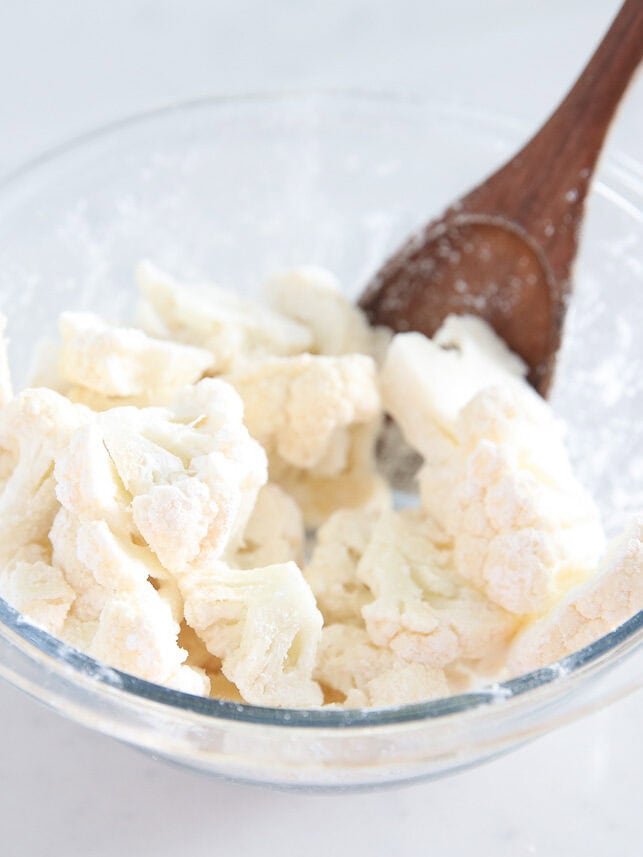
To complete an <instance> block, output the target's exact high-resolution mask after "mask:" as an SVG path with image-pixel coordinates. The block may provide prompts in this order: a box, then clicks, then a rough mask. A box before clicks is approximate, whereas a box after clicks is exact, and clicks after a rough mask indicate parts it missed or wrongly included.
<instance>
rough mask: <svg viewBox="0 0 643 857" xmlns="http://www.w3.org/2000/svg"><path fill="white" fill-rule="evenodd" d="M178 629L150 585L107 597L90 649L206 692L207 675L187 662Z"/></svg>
mask: <svg viewBox="0 0 643 857" xmlns="http://www.w3.org/2000/svg"><path fill="white" fill-rule="evenodd" d="M178 633H179V626H178V625H177V623H176V622H175V621H174V617H173V616H172V611H171V609H170V607H169V605H168V604H167V603H165V602H164V601H163V599H162V598H160V597H159V596H158V594H157V593H156V592H155V591H154V589H153V587H152V586H150V585H149V584H147V583H146V584H144V585H142V586H135V587H134V588H132V589H130V590H121V591H117V592H115V593H114V594H112V595H111V596H110V597H109V598H108V599H107V601H106V603H105V606H104V607H103V609H102V611H101V614H100V618H99V621H98V626H97V628H96V632H95V634H94V636H93V639H92V641H91V644H90V645H89V646H88V648H87V653H88V654H89V655H91V656H92V657H93V658H96V659H97V660H101V661H104V662H105V663H108V664H109V665H110V666H112V667H115V668H116V669H119V670H122V671H123V672H127V673H131V674H132V675H136V676H139V677H140V678H143V679H145V680H146V681H152V682H156V683H157V684H165V685H168V686H170V687H174V688H176V689H177V690H183V691H185V692H186V693H194V694H197V695H200V696H204V695H205V696H207V695H208V693H209V690H210V683H209V680H208V678H207V676H206V675H205V673H204V672H203V671H201V670H197V669H194V668H192V667H188V666H184V665H183V662H184V661H185V659H186V657H187V652H186V651H185V650H184V649H181V648H180V647H179V646H178V645H177V642H176V640H177V636H178Z"/></svg>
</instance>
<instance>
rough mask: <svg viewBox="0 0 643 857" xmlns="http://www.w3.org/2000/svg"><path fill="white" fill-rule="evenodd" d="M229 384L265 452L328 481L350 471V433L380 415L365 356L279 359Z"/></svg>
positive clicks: (371, 370)
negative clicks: (350, 428) (317, 471)
mask: <svg viewBox="0 0 643 857" xmlns="http://www.w3.org/2000/svg"><path fill="white" fill-rule="evenodd" d="M228 380H229V381H230V383H231V384H232V385H233V386H234V388H235V389H236V390H237V392H238V393H239V395H240V396H241V398H242V399H243V403H244V413H245V421H246V425H247V426H248V429H249V431H250V434H252V436H253V437H255V438H256V439H257V440H258V441H259V443H260V444H261V445H262V446H263V447H264V449H266V450H267V451H268V453H269V454H273V455H274V454H276V455H278V456H279V457H280V458H281V459H282V460H283V461H285V462H287V463H288V464H292V465H294V466H295V467H300V468H305V469H312V468H321V475H324V476H332V475H335V474H336V473H340V472H341V471H342V469H343V467H344V466H345V463H346V457H347V453H348V450H347V444H346V443H345V441H344V437H343V436H342V435H343V432H345V430H346V428H347V427H348V426H351V425H355V424H360V423H368V422H371V421H372V420H374V419H376V417H377V416H378V415H379V410H380V399H379V394H378V391H377V380H376V376H375V366H374V364H373V361H372V360H370V359H369V358H368V357H365V356H363V355H359V354H353V355H348V356H345V357H316V356H312V355H310V354H303V355H300V356H298V357H290V358H273V359H269V360H263V361H261V362H260V363H257V364H255V365H253V366H248V367H247V368H245V369H242V370H240V371H238V372H235V373H234V374H232V375H230V376H229V378H228ZM328 458H330V462H329V461H328Z"/></svg>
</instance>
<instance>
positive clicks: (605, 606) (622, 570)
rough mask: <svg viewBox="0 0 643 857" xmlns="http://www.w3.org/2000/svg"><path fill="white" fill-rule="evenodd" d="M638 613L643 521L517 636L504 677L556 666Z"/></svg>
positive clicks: (642, 598) (642, 591)
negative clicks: (587, 576) (594, 570)
mask: <svg viewBox="0 0 643 857" xmlns="http://www.w3.org/2000/svg"><path fill="white" fill-rule="evenodd" d="M639 610H643V515H639V516H638V517H636V518H635V519H634V520H633V521H632V522H631V524H630V526H629V527H628V528H627V529H626V530H625V532H624V533H622V535H620V536H619V537H618V538H616V539H614V540H613V541H612V542H611V544H610V545H609V546H608V549H607V551H606V553H605V555H604V557H603V559H602V561H601V563H600V565H599V568H598V571H597V573H596V574H595V575H594V576H593V577H591V578H590V579H589V580H588V581H586V582H585V583H583V584H581V585H580V586H577V587H575V588H574V589H572V590H570V592H569V593H568V594H567V597H566V598H565V599H564V600H563V601H561V602H560V603H558V604H556V605H555V606H554V607H553V608H552V609H551V610H550V611H549V612H548V613H547V614H545V616H542V617H540V618H538V619H536V620H535V621H533V622H531V623H530V624H528V625H527V626H526V627H525V629H524V630H523V631H521V633H520V634H518V636H517V637H516V638H515V639H514V641H513V643H512V645H511V648H510V649H509V653H508V657H507V666H508V671H509V675H521V674H523V673H526V672H529V671H530V670H534V669H538V668H539V667H542V666H546V665H547V664H551V663H553V662H554V661H557V660H560V659H561V658H564V657H565V656H566V655H570V654H572V652H576V651H578V650H579V649H582V648H584V647H585V646H587V645H589V644H590V643H591V642H592V641H593V640H596V639H598V638H599V637H602V636H603V635H604V634H608V633H609V632H610V631H613V630H614V628H616V627H618V626H619V625H621V624H622V623H623V622H626V621H627V620H628V619H629V618H630V617H632V616H633V615H634V614H635V613H637V612H638V611H639Z"/></svg>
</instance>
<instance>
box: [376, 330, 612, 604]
mask: <svg viewBox="0 0 643 857" xmlns="http://www.w3.org/2000/svg"><path fill="white" fill-rule="evenodd" d="M440 346H445V348H448V349H451V350H444V348H442V347H440ZM523 374H524V366H523V364H522V362H521V361H520V360H519V359H518V358H516V357H515V356H514V355H512V354H511V353H510V352H509V351H508V350H507V348H506V346H505V345H504V344H503V343H502V342H501V341H500V340H499V339H498V338H497V337H496V336H495V334H494V333H493V331H492V330H491V328H489V327H488V326H487V325H486V324H485V323H484V322H482V321H481V320H479V319H473V318H470V317H462V318H457V317H451V316H450V317H449V319H447V321H446V322H445V324H444V325H443V327H442V328H441V329H440V331H438V333H437V334H436V336H435V338H434V340H433V341H431V340H428V339H426V337H423V336H421V335H420V334H403V335H401V336H396V337H395V338H394V340H393V344H392V345H391V348H390V350H389V354H388V356H387V359H386V364H385V366H384V370H383V373H382V376H383V377H382V391H383V400H384V407H385V409H386V410H387V411H388V412H389V413H391V414H392V416H393V417H394V418H395V419H396V421H397V422H398V424H399V425H400V427H401V429H402V431H403V433H404V435H405V437H406V439H407V440H408V441H409V442H410V443H411V445H412V446H414V447H415V448H416V449H417V450H418V451H419V452H421V454H422V455H423V457H424V461H425V463H424V467H423V468H422V470H421V471H420V474H419V479H420V488H421V495H422V504H423V507H424V508H425V510H426V511H427V512H428V513H429V514H430V515H431V516H432V517H434V518H435V519H436V520H437V521H438V522H439V524H440V525H441V526H442V528H443V529H444V530H445V532H446V533H447V534H448V535H449V537H450V538H452V540H453V546H454V557H455V566H456V569H457V571H458V572H459V574H461V575H462V576H463V577H465V578H466V579H468V580H470V581H471V582H472V583H473V584H474V585H475V586H477V587H479V588H480V589H482V590H483V591H484V592H485V593H486V594H487V595H488V597H489V598H491V599H492V600H493V601H494V602H495V603H497V604H498V605H500V606H501V607H503V608H505V609H506V610H509V611H511V612H513V613H516V614H531V613H537V612H542V611H544V610H546V609H547V608H548V607H549V606H550V605H551V603H552V602H553V601H554V600H555V599H556V598H559V597H561V595H562V594H564V592H565V591H566V590H567V589H568V588H569V587H570V586H573V585H574V584H576V583H578V582H580V581H581V580H583V579H584V578H585V577H587V575H588V574H591V573H592V571H593V569H594V567H595V558H596V557H597V556H598V555H599V554H600V552H601V550H602V545H603V536H602V531H601V527H600V523H599V519H598V513H597V511H596V508H595V506H594V504H593V502H592V500H591V499H590V498H589V496H588V495H587V494H586V492H585V491H584V490H583V489H582V488H581V486H580V485H579V484H578V483H577V482H576V480H575V479H574V477H573V474H572V471H571V467H570V464H569V460H568V458H567V453H566V450H565V446H564V443H563V441H562V437H561V432H560V428H559V426H558V424H557V422H556V420H555V419H554V417H553V414H552V413H551V411H550V410H549V408H548V407H547V405H546V403H545V402H544V401H543V400H542V399H541V398H540V397H539V396H538V395H537V394H536V393H535V392H534V391H533V390H532V389H531V388H530V387H529V386H528V385H527V384H526V382H525V381H524V379H523Z"/></svg>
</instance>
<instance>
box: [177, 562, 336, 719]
mask: <svg viewBox="0 0 643 857" xmlns="http://www.w3.org/2000/svg"><path fill="white" fill-rule="evenodd" d="M179 584H180V587H181V592H182V595H183V598H184V603H185V618H186V621H187V622H188V624H189V625H190V626H191V627H192V628H193V629H194V630H195V631H196V632H197V634H198V635H199V637H200V638H201V639H202V640H203V642H204V643H205V645H206V646H207V648H208V650H209V651H210V652H211V653H212V654H213V655H215V656H216V657H219V658H221V663H222V671H223V674H224V675H225V676H226V678H228V679H229V680H230V681H231V682H233V683H234V684H235V685H236V686H237V688H238V689H239V691H240V693H241V695H242V696H243V698H244V699H246V700H247V701H248V702H250V703H252V704H255V705H272V706H282V707H292V708H299V707H307V706H317V705H320V704H321V701H322V694H321V690H320V688H319V686H318V685H317V684H316V683H315V682H314V681H313V679H312V671H313V667H314V664H315V656H316V651H317V645H318V642H319V637H320V633H321V625H322V617H321V614H320V613H319V611H318V610H317V607H316V605H315V599H314V597H313V594H312V592H311V591H310V588H309V586H308V585H307V583H306V582H305V580H304V578H303V576H302V574H301V571H300V570H299V568H297V566H296V565H295V563H294V562H287V563H281V564H279V565H271V566H268V567H267V568H255V569H251V570H240V569H232V568H229V567H228V566H226V565H224V564H223V563H214V564H211V565H209V566H208V567H207V568H206V567H204V566H202V567H201V568H193V569H191V570H190V571H188V572H187V573H185V574H183V575H182V576H181V578H180V580H179Z"/></svg>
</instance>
